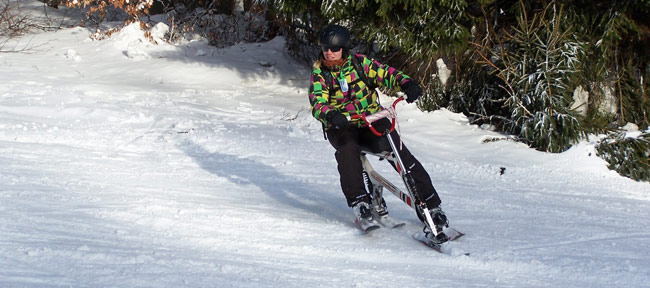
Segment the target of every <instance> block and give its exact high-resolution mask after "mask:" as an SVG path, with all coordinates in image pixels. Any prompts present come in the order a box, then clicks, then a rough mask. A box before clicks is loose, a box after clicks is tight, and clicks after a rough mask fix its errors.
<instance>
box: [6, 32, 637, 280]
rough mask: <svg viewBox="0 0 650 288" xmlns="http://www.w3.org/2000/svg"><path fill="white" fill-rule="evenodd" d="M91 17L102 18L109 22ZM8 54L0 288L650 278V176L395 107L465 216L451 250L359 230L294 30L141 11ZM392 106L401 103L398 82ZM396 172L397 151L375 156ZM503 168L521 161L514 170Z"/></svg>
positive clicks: (411, 218)
mask: <svg viewBox="0 0 650 288" xmlns="http://www.w3.org/2000/svg"><path fill="white" fill-rule="evenodd" d="M93 32H94V31H93ZM90 35H91V32H90V31H88V30H87V29H85V28H71V29H65V30H61V31H58V32H52V33H40V34H37V35H30V36H26V37H23V38H21V39H19V40H20V42H19V43H18V44H17V45H16V44H15V43H14V42H9V43H7V44H6V45H5V47H4V48H3V49H5V50H7V49H10V48H12V47H18V48H20V47H25V45H27V47H28V48H29V49H28V50H27V51H25V53H0V65H1V69H0V287H61V286H63V287H230V286H235V287H452V286H453V287H647V285H649V284H648V283H650V249H649V248H648V246H649V245H650V231H649V229H650V220H649V219H650V185H649V184H648V183H645V182H642V183H638V182H634V181H632V180H630V179H627V178H623V177H621V176H619V175H618V174H617V173H615V172H613V171H610V170H608V169H607V168H606V163H605V162H604V161H603V160H602V159H600V158H599V157H597V156H596V155H595V152H594V147H593V146H594V145H593V144H594V143H593V142H589V141H585V142H583V143H580V144H578V145H576V146H575V147H574V148H572V149H570V150H569V151H567V152H565V153H561V154H548V153H542V152H538V151H535V150H532V149H529V148H527V147H526V146H525V145H522V144H520V143H516V142H512V141H496V142H484V141H483V140H486V139H490V138H492V137H500V136H501V135H499V134H497V133H494V132H491V131H488V130H484V129H481V128H480V127H477V126H475V125H470V124H468V121H467V119H466V118H465V117H463V116H462V115H460V114H455V113H451V112H449V111H445V110H441V111H436V112H433V113H424V112H421V111H419V110H417V108H416V107H415V105H407V104H403V105H402V104H401V103H400V105H398V108H397V109H398V114H399V121H400V129H401V132H402V134H403V137H404V139H405V143H406V144H407V145H408V146H409V148H410V149H411V150H412V151H413V153H414V154H415V155H416V156H417V157H418V159H419V160H420V161H421V162H422V163H423V165H424V166H425V167H426V168H427V169H428V171H429V172H430V174H431V177H432V179H433V182H434V185H435V186H436V188H437V190H438V191H439V193H440V194H441V197H442V199H443V207H444V209H445V210H446V212H447V215H448V216H449V218H450V222H451V224H452V226H454V227H456V228H457V229H459V230H461V231H463V232H465V233H466V234H467V236H465V237H464V238H461V239H460V240H458V241H457V242H454V243H453V246H452V249H454V251H467V252H470V253H471V256H462V255H443V254H439V253H437V252H434V251H433V250H431V249H429V248H427V247H425V246H423V245H422V244H420V243H418V242H416V241H414V240H413V239H412V238H411V234H412V233H414V232H417V231H419V230H420V229H421V226H422V225H421V224H420V223H419V221H418V220H417V218H416V217H415V214H414V213H413V212H412V211H411V210H409V207H407V206H406V205H404V204H402V203H401V202H400V201H399V200H398V199H397V198H395V197H393V196H392V195H386V199H387V201H388V205H389V209H390V211H391V214H392V215H393V216H394V217H396V218H400V219H403V220H404V221H406V223H407V225H405V226H404V227H402V228H400V229H394V230H390V229H386V228H383V229H380V230H377V231H374V232H373V233H371V234H369V235H364V234H362V233H360V232H359V230H358V229H357V228H356V227H355V225H354V223H353V216H352V213H351V211H350V209H349V208H348V207H347V206H346V204H345V200H344V198H343V195H342V193H341V192H340V190H339V184H338V175H337V172H336V162H335V160H334V157H333V153H334V150H333V148H331V147H330V146H329V144H328V142H327V141H325V140H324V139H323V136H322V132H321V128H320V124H319V123H318V122H317V121H316V120H314V119H313V118H312V117H311V115H310V113H309V103H308V100H307V87H308V82H307V78H308V73H309V68H308V67H305V66H304V65H300V64H298V63H296V62H294V61H293V60H292V59H291V58H290V57H289V56H287V54H286V52H285V50H284V40H283V39H282V38H276V39H274V40H272V41H270V42H267V43H261V44H240V45H237V46H234V47H230V48H226V49H216V48H213V47H210V46H207V45H206V43H205V42H202V41H194V42H188V43H184V44H182V45H178V46H171V45H169V44H165V43H164V42H162V41H158V44H157V45H154V44H152V43H150V42H148V40H146V39H145V38H144V36H143V32H142V31H140V30H139V29H138V28H137V27H136V26H133V27H127V28H125V29H124V30H122V31H121V32H119V33H116V34H114V35H112V36H111V37H110V38H107V39H105V40H102V41H92V40H90V38H89V36H90ZM383 100H384V103H388V101H390V99H389V98H384V99H383ZM374 164H375V168H377V169H378V170H379V171H380V172H381V173H382V174H384V175H385V176H388V178H389V179H391V180H393V181H394V182H395V183H399V177H398V176H397V174H395V173H394V171H392V169H391V168H390V166H389V165H388V164H386V163H385V162H378V161H377V162H374ZM502 167H503V168H505V171H503V172H504V173H503V174H502V175H501V172H502Z"/></svg>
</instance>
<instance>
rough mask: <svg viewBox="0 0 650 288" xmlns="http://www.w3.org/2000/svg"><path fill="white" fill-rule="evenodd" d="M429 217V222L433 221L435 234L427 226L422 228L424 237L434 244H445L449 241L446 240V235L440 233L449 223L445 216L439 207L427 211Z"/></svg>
mask: <svg viewBox="0 0 650 288" xmlns="http://www.w3.org/2000/svg"><path fill="white" fill-rule="evenodd" d="M429 215H431V220H433V224H434V225H435V227H433V229H435V233H434V231H433V230H431V229H432V227H429V225H425V226H424V229H423V231H424V235H425V236H426V237H427V238H428V239H429V240H431V241H432V242H434V243H437V244H441V243H445V242H447V241H448V240H449V238H447V235H445V233H444V232H443V231H442V229H443V228H445V227H448V225H449V221H448V220H447V215H445V212H444V211H442V209H441V208H440V207H435V208H432V209H431V210H429Z"/></svg>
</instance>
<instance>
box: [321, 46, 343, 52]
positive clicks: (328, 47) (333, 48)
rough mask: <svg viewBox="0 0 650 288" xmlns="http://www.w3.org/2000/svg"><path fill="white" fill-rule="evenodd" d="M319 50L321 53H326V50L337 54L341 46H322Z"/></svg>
mask: <svg viewBox="0 0 650 288" xmlns="http://www.w3.org/2000/svg"><path fill="white" fill-rule="evenodd" d="M321 48H323V52H327V50H329V51H332V52H334V53H336V52H339V51H341V49H343V47H341V46H322V47H321Z"/></svg>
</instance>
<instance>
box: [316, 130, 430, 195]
mask: <svg viewBox="0 0 650 288" xmlns="http://www.w3.org/2000/svg"><path fill="white" fill-rule="evenodd" d="M390 125H391V123H390V121H389V120H388V119H382V120H379V121H377V122H375V123H373V127H375V129H376V130H377V131H385V129H387V128H390ZM391 136H392V138H393V141H394V142H395V144H396V146H397V149H400V146H401V150H400V151H399V155H400V157H401V158H402V162H404V166H406V167H408V169H409V171H411V175H412V176H413V178H414V180H415V184H416V185H417V189H418V191H419V193H420V196H421V197H422V199H423V201H425V202H426V204H427V207H429V208H434V207H438V206H439V205H440V202H441V201H440V197H439V196H438V193H437V192H436V189H435V188H433V184H431V178H430V177H429V174H428V173H427V171H426V170H424V167H423V166H422V164H420V162H419V161H418V160H417V159H415V157H414V156H413V155H412V154H411V152H409V150H408V149H407V148H406V146H405V145H400V144H399V143H400V138H399V135H398V133H397V131H393V132H392V133H391ZM327 139H329V141H330V144H332V146H333V147H334V148H335V149H336V152H335V153H334V155H335V157H336V162H337V163H338V170H339V175H340V180H341V189H342V190H343V194H344V195H345V198H346V199H347V201H348V206H350V207H352V206H353V205H354V204H356V203H358V202H359V201H367V202H370V195H368V193H367V192H366V189H365V185H364V182H363V167H362V165H361V158H360V157H361V148H360V147H369V148H370V149H372V150H374V151H377V152H379V151H390V144H389V143H388V139H386V137H383V136H382V137H379V136H377V135H375V134H373V133H372V131H371V130H370V128H368V127H363V128H358V127H356V126H354V125H350V126H348V127H347V128H345V129H335V128H331V129H329V130H327ZM391 165H393V168H396V165H395V163H391Z"/></svg>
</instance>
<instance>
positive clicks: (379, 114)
mask: <svg viewBox="0 0 650 288" xmlns="http://www.w3.org/2000/svg"><path fill="white" fill-rule="evenodd" d="M402 100H404V98H403V97H399V98H397V99H395V101H393V104H392V105H391V106H390V107H389V108H386V109H385V110H382V111H380V112H377V113H375V114H372V115H368V116H365V115H352V116H350V118H351V119H361V120H362V121H363V122H365V124H366V125H368V127H369V128H370V131H372V133H373V134H375V135H377V136H384V135H386V134H384V133H383V132H379V131H377V130H375V127H372V122H375V121H377V120H380V119H383V118H386V117H388V116H391V118H392V123H391V126H390V130H389V131H388V133H390V132H393V131H394V130H395V120H396V117H395V116H396V115H395V105H397V103H399V102H400V101H402Z"/></svg>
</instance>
